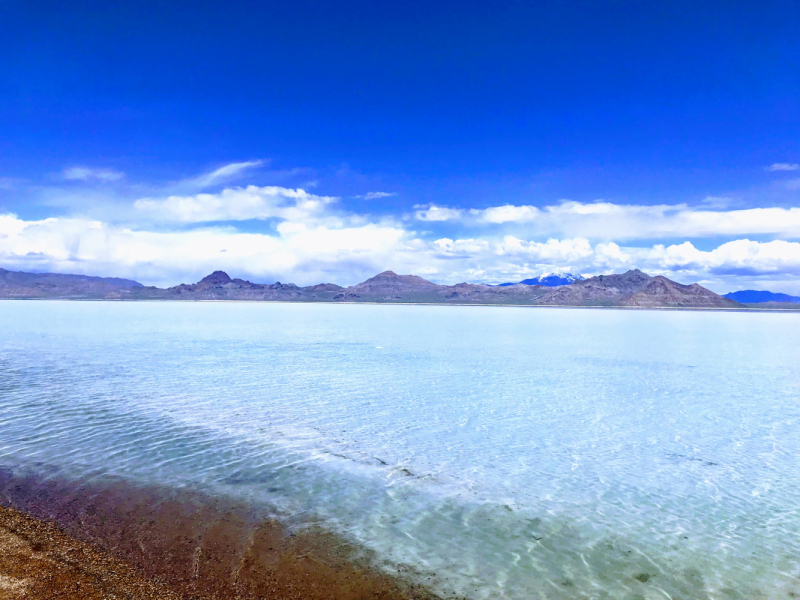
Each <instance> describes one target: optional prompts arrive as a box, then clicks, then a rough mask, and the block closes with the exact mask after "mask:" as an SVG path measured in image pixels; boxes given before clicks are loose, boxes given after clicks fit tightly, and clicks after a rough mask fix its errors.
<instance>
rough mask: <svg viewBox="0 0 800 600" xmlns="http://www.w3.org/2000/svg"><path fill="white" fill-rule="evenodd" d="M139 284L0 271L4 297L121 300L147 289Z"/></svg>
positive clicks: (0, 295) (57, 274) (83, 277)
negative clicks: (136, 290)
mask: <svg viewBox="0 0 800 600" xmlns="http://www.w3.org/2000/svg"><path fill="white" fill-rule="evenodd" d="M143 287H144V286H142V284H141V283H139V282H138V281H132V280H130V279H120V278H118V277H93V276H90V275H64V274H61V273H23V272H21V271H7V270H6V269H0V298H76V299H80V298H109V299H115V298H120V297H121V296H122V295H124V294H125V292H126V290H130V289H133V288H143Z"/></svg>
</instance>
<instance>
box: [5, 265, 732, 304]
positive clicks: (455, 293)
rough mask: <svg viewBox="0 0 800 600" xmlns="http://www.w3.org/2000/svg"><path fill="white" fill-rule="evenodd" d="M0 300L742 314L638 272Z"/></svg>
mask: <svg viewBox="0 0 800 600" xmlns="http://www.w3.org/2000/svg"><path fill="white" fill-rule="evenodd" d="M0 297H2V298H62V299H107V300H248V301H284V302H378V303H380V302H392V303H410V304H414V303H430V304H506V305H528V306H609V307H613V306H618V307H638V308H663V307H676V308H743V305H742V304H740V303H738V302H736V301H734V300H731V299H728V298H725V297H723V296H720V295H719V294H715V293H714V292H712V291H710V290H708V289H706V288H704V287H702V286H700V285H698V284H692V285H683V284H680V283H676V282H674V281H672V280H670V279H667V278H666V277H662V276H660V275H659V276H656V277H651V276H650V275H647V274H646V273H643V272H642V271H639V270H638V269H634V270H632V271H628V272H627V273H622V274H614V275H599V276H597V277H590V278H588V279H582V280H577V281H574V282H573V283H571V284H569V285H561V286H556V287H548V286H543V285H530V284H525V283H517V284H512V285H507V286H490V285H486V284H475V283H459V284H456V285H440V284H437V283H433V282H431V281H428V280H426V279H423V278H422V277H418V276H416V275H398V274H397V273H394V272H393V271H384V272H383V273H379V274H378V275H376V276H374V277H371V278H369V279H367V280H366V281H363V282H361V283H358V284H356V285H352V286H349V287H342V286H339V285H336V284H334V283H320V284H317V285H312V286H306V287H299V286H297V285H295V284H293V283H280V282H276V283H272V284H261V283H252V282H250V281H247V280H244V279H238V278H231V277H230V276H229V275H228V274H227V273H225V272H224V271H214V272H213V273H211V274H210V275H208V276H206V277H204V278H203V279H201V280H200V281H198V282H197V283H192V284H180V285H177V286H174V287H170V288H157V287H145V286H143V285H141V284H139V283H137V282H135V281H130V280H125V279H115V278H100V277H87V276H83V275H59V274H31V273H18V272H14V271H6V270H3V269H0Z"/></svg>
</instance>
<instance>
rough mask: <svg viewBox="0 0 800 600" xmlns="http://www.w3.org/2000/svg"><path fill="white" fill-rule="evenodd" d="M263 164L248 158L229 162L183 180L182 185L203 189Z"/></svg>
mask: <svg viewBox="0 0 800 600" xmlns="http://www.w3.org/2000/svg"><path fill="white" fill-rule="evenodd" d="M263 164H264V161H263V160H248V161H245V162H237V163H230V164H227V165H224V166H222V167H220V168H218V169H215V170H213V171H211V172H210V173H204V174H203V175H200V176H198V177H193V178H192V179H188V180H186V181H184V182H183V184H184V185H188V186H190V187H195V188H197V189H204V188H207V187H211V186H214V185H219V184H221V183H225V182H229V181H232V180H234V179H236V178H237V177H239V176H240V175H241V174H242V172H244V171H246V170H247V169H252V168H254V167H260V166H261V165H263Z"/></svg>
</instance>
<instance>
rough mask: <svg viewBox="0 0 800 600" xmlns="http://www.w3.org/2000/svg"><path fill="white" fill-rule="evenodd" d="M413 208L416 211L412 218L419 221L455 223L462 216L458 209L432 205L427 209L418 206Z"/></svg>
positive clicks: (462, 212) (461, 211)
mask: <svg viewBox="0 0 800 600" xmlns="http://www.w3.org/2000/svg"><path fill="white" fill-rule="evenodd" d="M414 208H416V209H417V211H416V212H415V213H414V217H415V218H417V219H418V220H420V221H455V220H457V219H460V218H461V217H462V215H463V214H464V211H463V210H461V209H460V208H444V207H442V206H435V205H433V204H432V205H431V206H429V207H427V208H426V207H424V206H419V205H417V206H415V207H414Z"/></svg>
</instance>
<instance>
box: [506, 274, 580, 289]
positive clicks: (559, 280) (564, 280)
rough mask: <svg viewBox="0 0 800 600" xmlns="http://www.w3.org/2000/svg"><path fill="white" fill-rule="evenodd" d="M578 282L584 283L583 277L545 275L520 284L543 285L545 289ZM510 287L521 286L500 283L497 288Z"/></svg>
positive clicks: (524, 280) (525, 280)
mask: <svg viewBox="0 0 800 600" xmlns="http://www.w3.org/2000/svg"><path fill="white" fill-rule="evenodd" d="M576 281H583V275H573V274H572V273H545V274H544V275H539V277H534V278H533V279H523V280H522V281H520V282H519V283H521V284H523V285H543V286H544V287H557V286H559V285H570V284H572V283H575V282H576ZM509 285H519V284H517V283H498V284H497V287H506V286H509Z"/></svg>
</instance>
